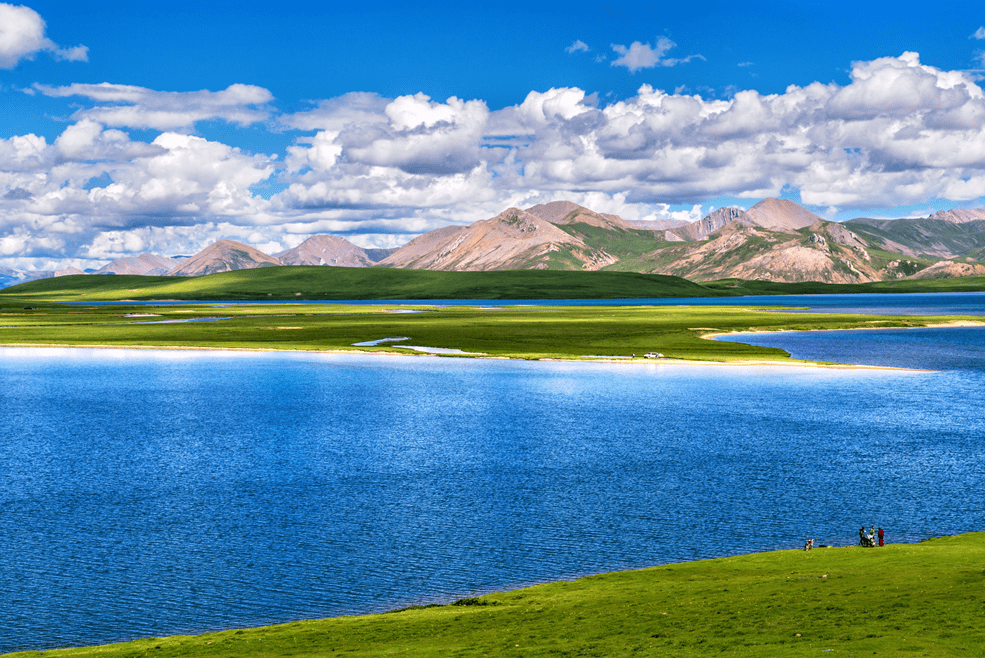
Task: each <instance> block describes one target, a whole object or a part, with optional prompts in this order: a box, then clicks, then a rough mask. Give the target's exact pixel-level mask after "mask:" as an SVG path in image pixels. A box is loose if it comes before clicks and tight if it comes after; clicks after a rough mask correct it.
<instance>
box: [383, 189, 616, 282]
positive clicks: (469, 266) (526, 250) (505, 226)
mask: <svg viewBox="0 0 985 658" xmlns="http://www.w3.org/2000/svg"><path fill="white" fill-rule="evenodd" d="M546 205H550V204H546ZM535 207H536V206H535ZM538 210H539V211H543V208H541V209H538ZM589 212H590V211H589ZM568 214H570V213H568ZM592 215H596V217H597V218H601V216H600V215H597V214H596V213H592ZM565 216H567V215H565ZM596 217H588V219H591V220H592V221H598V219H596ZM601 220H602V221H606V222H608V221H611V220H607V219H605V218H601ZM455 228H457V230H452V229H455ZM439 231H440V232H441V233H440V234H439ZM615 261H616V259H615V258H613V257H611V256H609V255H608V254H606V253H604V252H601V251H598V250H594V249H591V248H590V247H588V246H587V245H586V244H585V243H584V242H583V241H582V240H581V239H579V238H577V237H575V236H572V235H570V234H568V233H566V232H565V231H562V230H561V229H560V228H558V227H557V226H555V225H554V224H552V223H551V222H549V221H547V220H545V219H541V218H540V217H538V216H537V215H534V214H531V213H529V212H527V211H525V210H520V209H519V208H509V209H507V210H505V211H504V212H502V213H501V214H499V215H498V216H496V217H493V218H492V219H485V220H482V221H478V222H475V223H474V224H470V225H469V226H467V227H464V228H458V227H448V228H447V229H438V231H432V232H431V233H425V234H424V235H422V236H420V237H418V238H416V239H414V240H412V241H411V242H410V243H408V244H407V245H405V246H404V247H401V248H400V249H399V250H397V252H396V253H395V254H393V255H392V256H390V257H389V258H386V259H385V260H383V261H381V263H380V264H381V265H389V266H391V267H401V268H410V269H426V270H458V271H480V270H517V269H582V268H584V269H590V270H597V269H600V268H601V267H604V266H605V265H610V264H612V263H614V262H615Z"/></svg>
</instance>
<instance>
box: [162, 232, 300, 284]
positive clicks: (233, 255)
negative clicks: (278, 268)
mask: <svg viewBox="0 0 985 658" xmlns="http://www.w3.org/2000/svg"><path fill="white" fill-rule="evenodd" d="M280 264H281V263H280V261H279V260H277V259H276V258H274V257H273V256H268V255H267V254H265V253H263V252H262V251H259V250H257V249H254V248H253V247H250V246H249V245H245V244H243V243H242V242H233V241H232V240H219V241H218V242H216V243H214V244H211V245H209V246H208V247H206V248H205V249H203V250H202V251H200V252H198V253H197V254H195V255H194V256H192V257H191V258H189V259H188V260H186V261H185V262H184V263H182V264H181V265H179V266H178V267H176V268H174V269H173V270H171V271H170V272H168V276H201V275H203V274H215V273H216V272H229V271H232V270H250V269H253V268H256V267H270V266H273V265H280Z"/></svg>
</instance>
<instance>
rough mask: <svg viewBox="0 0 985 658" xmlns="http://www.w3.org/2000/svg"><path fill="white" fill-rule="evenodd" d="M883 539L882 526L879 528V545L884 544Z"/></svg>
mask: <svg viewBox="0 0 985 658" xmlns="http://www.w3.org/2000/svg"><path fill="white" fill-rule="evenodd" d="M885 539H886V533H884V532H883V531H882V528H879V545H880V546H885V543H884V542H885Z"/></svg>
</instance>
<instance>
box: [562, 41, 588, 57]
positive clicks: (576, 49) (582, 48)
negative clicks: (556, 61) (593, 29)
mask: <svg viewBox="0 0 985 658" xmlns="http://www.w3.org/2000/svg"><path fill="white" fill-rule="evenodd" d="M589 50H591V48H589V47H588V44H587V43H585V42H584V41H582V40H581V39H575V41H574V43H572V44H571V45H570V46H568V47H567V48H565V49H564V52H566V53H568V54H569V55H570V54H573V53H587V52H588V51H589Z"/></svg>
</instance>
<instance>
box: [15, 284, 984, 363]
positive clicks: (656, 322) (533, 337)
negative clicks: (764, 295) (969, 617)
mask: <svg viewBox="0 0 985 658" xmlns="http://www.w3.org/2000/svg"><path fill="white" fill-rule="evenodd" d="M407 311H414V312H407ZM190 320H191V321H190ZM196 320H197V321H196ZM958 320H960V321H965V322H969V323H972V322H980V321H981V319H980V318H971V317H965V318H959V317H892V316H867V315H837V314H828V313H777V312H769V311H762V310H755V309H744V308H739V307H701V306H694V307H676V306H664V307H656V306H651V307H640V306H637V307H587V306H586V307H535V306H531V307H523V306H514V307H510V306H505V307H498V308H496V309H489V308H482V307H475V306H413V307H408V306H394V305H390V306H388V305H359V306H356V305H305V304H262V305H261V304H255V305H250V304H246V305H233V306H229V305H226V306H213V305H172V306H115V305H114V306H67V305H63V304H53V303H49V302H40V303H39V302H37V301H31V300H30V299H18V298H16V297H10V296H7V297H4V298H2V299H0V344H4V345H66V346H101V347H134V346H140V347H166V348H211V349H279V350H311V351H364V352H400V351H401V350H400V348H399V346H400V345H415V346H423V347H429V348H442V349H452V350H455V349H457V350H462V351H464V352H468V353H476V354H481V355H486V356H492V357H502V358H513V359H579V358H586V357H599V356H602V357H611V356H617V357H629V356H631V355H633V354H636V355H637V356H638V357H641V356H642V355H643V354H644V353H646V352H651V351H655V352H660V353H662V354H664V355H665V356H667V357H668V358H673V359H687V360H694V361H716V362H725V361H737V360H739V361H782V360H787V359H788V357H789V355H788V354H787V353H786V352H784V351H782V350H778V349H773V348H766V347H755V346H751V345H743V344H739V343H726V342H718V341H711V340H705V339H703V338H702V336H704V335H707V334H711V333H732V332H748V331H787V330H801V331H805V330H819V329H851V328H873V327H881V328H884V327H919V326H928V325H936V324H943V323H949V322H954V321H958ZM189 321H190V322H189ZM384 338H405V339H406V340H403V341H400V342H392V343H384V344H381V345H378V346H362V347H359V346H356V345H355V344H356V343H362V342H365V341H375V340H380V339H384ZM404 352H405V353H407V351H406V350H404Z"/></svg>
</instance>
